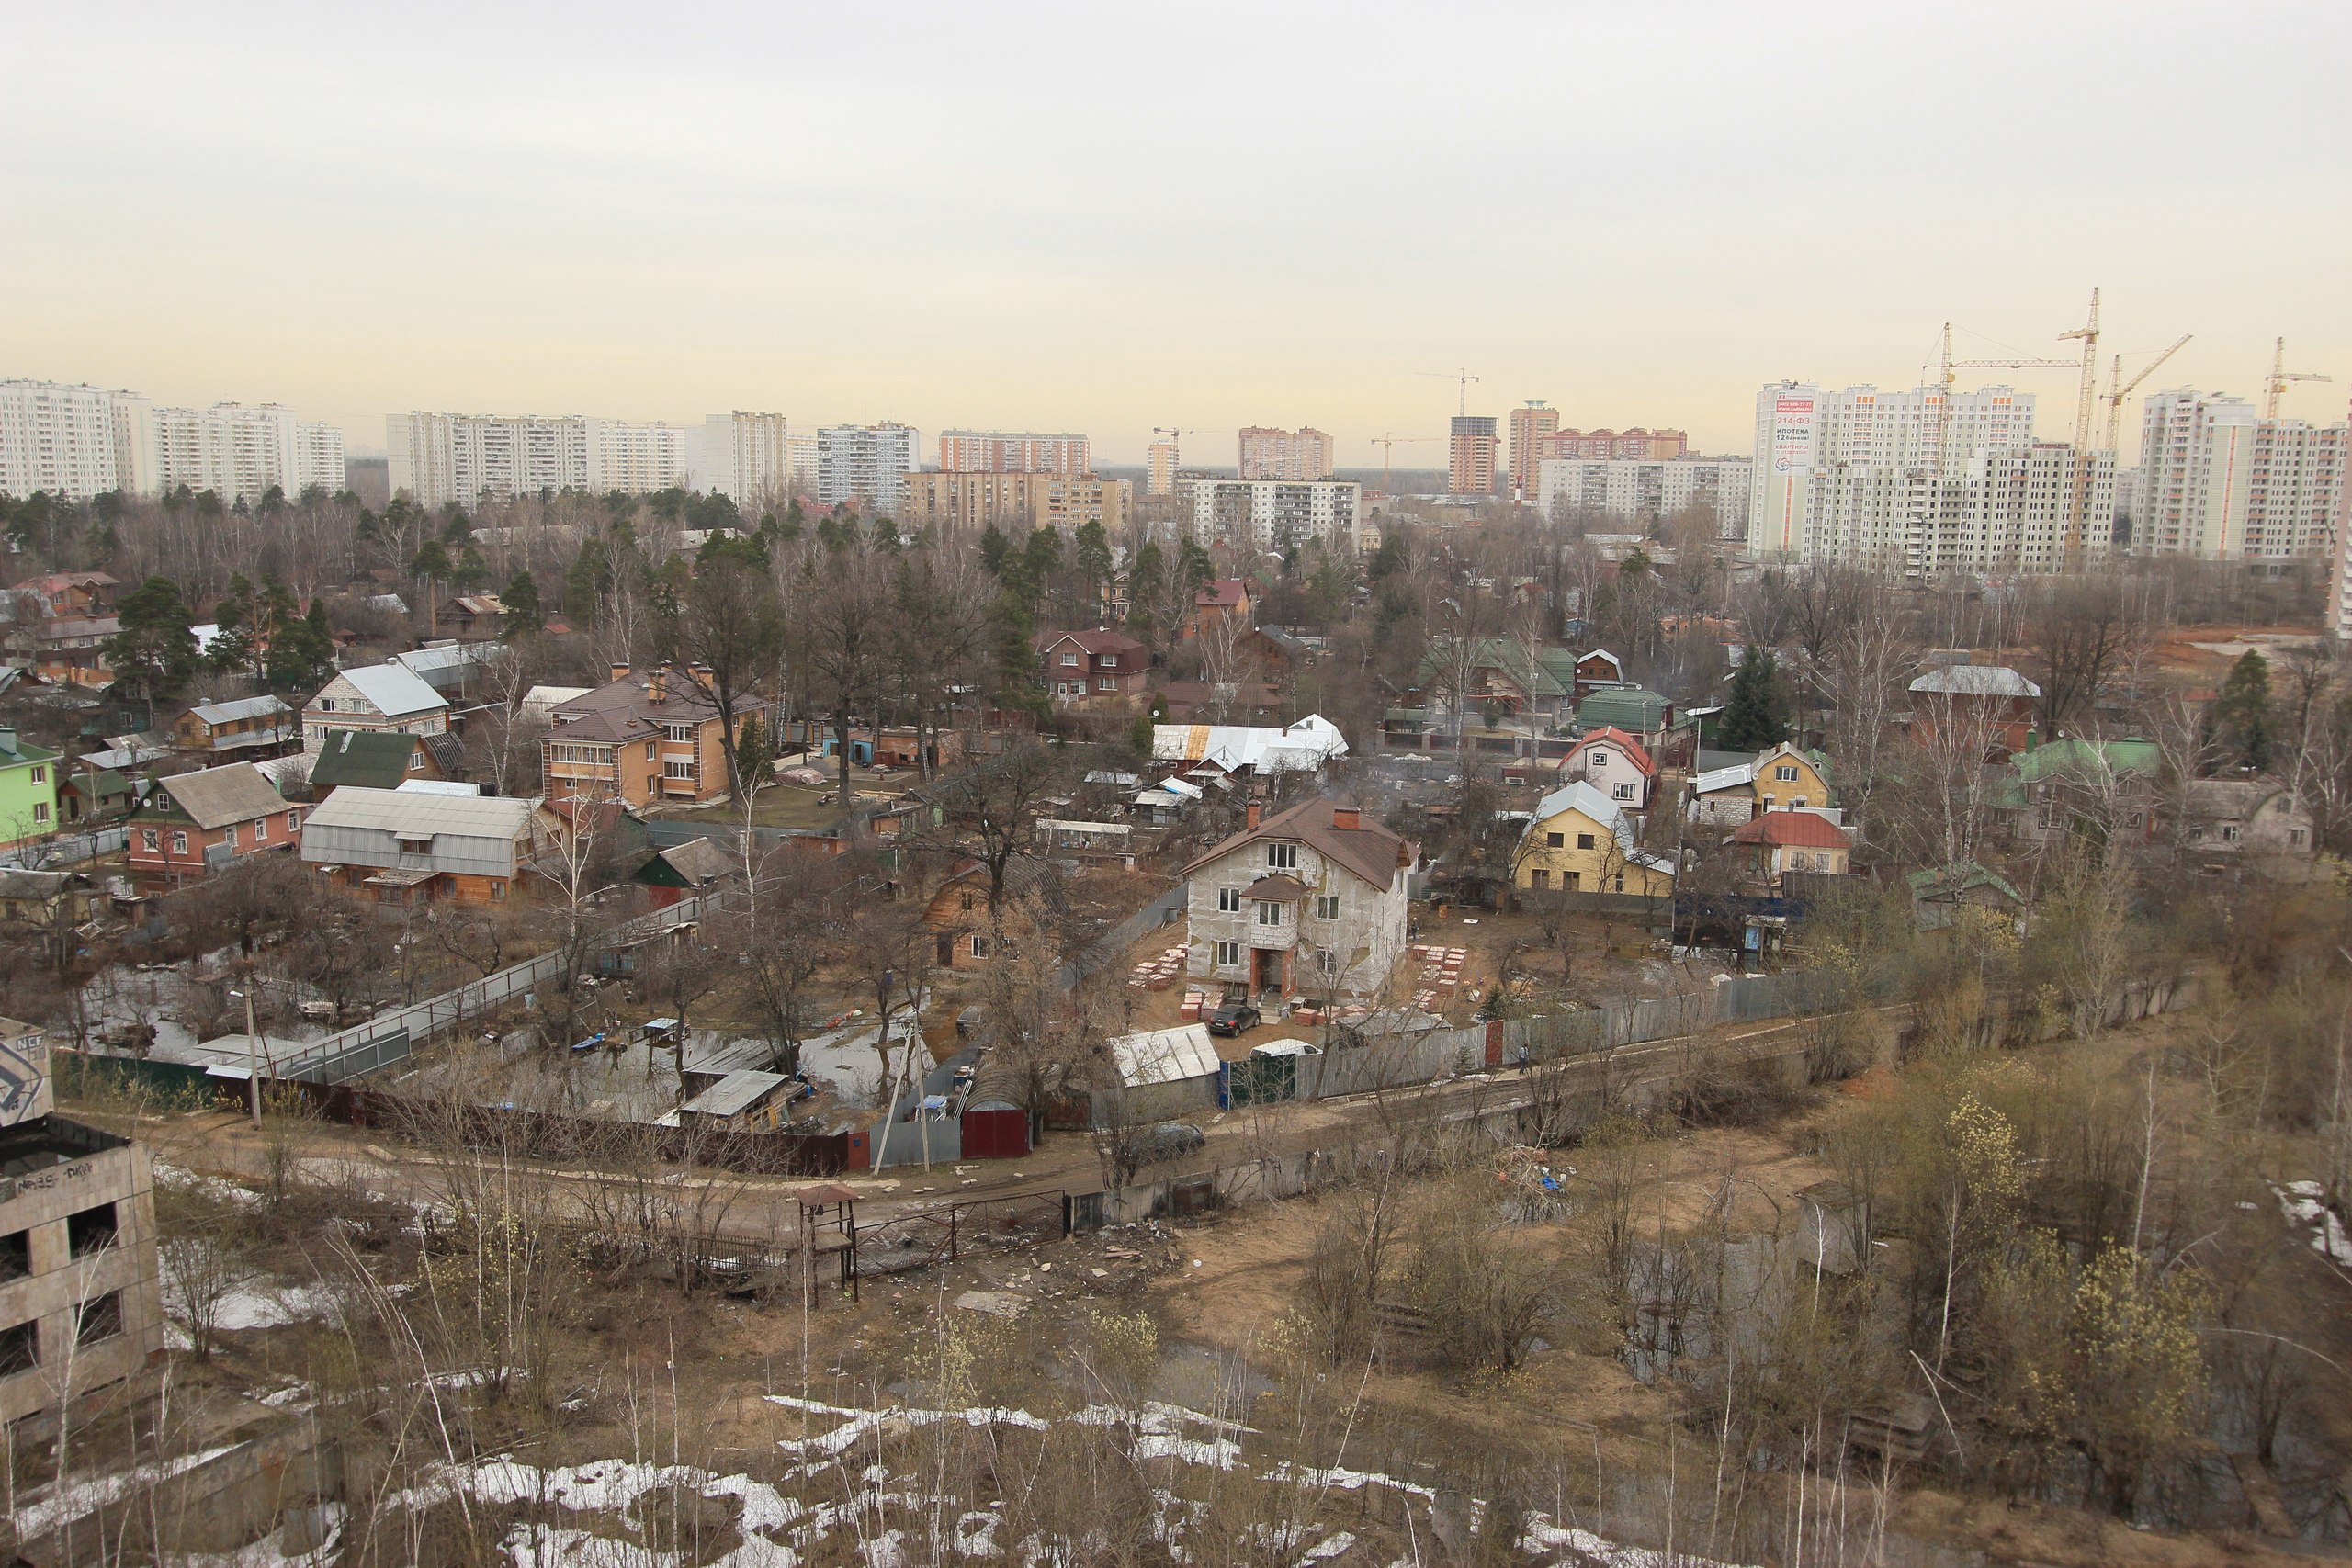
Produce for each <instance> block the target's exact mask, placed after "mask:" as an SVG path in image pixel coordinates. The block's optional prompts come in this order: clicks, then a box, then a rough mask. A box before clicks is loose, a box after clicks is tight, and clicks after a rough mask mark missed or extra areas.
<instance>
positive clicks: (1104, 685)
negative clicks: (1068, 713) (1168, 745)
mask: <svg viewBox="0 0 2352 1568" xmlns="http://www.w3.org/2000/svg"><path fill="white" fill-rule="evenodd" d="M1037 658H1038V670H1039V673H1040V674H1041V675H1042V676H1043V677H1044V679H1045V682H1046V694H1047V695H1048V696H1049V697H1051V698H1052V699H1053V704H1054V706H1056V707H1057V708H1083V707H1117V708H1124V707H1125V706H1126V705H1128V704H1130V703H1132V702H1134V701H1135V700H1136V698H1137V697H1140V696H1141V695H1143V694H1144V688H1145V684H1146V682H1147V681H1148V678H1149V676H1150V673H1151V656H1150V654H1149V653H1148V651H1147V650H1146V649H1145V648H1144V646H1143V644H1141V643H1139V642H1137V641H1136V639H1135V638H1133V637H1128V636H1127V635H1126V634H1125V633H1124V632H1113V631H1091V632H1054V633H1048V634H1046V636H1044V637H1039V638H1038V639H1037Z"/></svg>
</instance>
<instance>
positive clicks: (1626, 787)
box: [1609, 781, 1634, 800]
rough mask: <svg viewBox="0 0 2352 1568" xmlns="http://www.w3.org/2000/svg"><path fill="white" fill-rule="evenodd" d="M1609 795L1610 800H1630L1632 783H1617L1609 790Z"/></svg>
mask: <svg viewBox="0 0 2352 1568" xmlns="http://www.w3.org/2000/svg"><path fill="white" fill-rule="evenodd" d="M1609 795H1610V798H1611V799H1612V800H1631V799H1633V798H1634V785H1633V784H1632V783H1631V782H1630V781H1629V782H1627V783H1624V784H1617V785H1615V786H1613V787H1612V788H1611V790H1610V792H1609Z"/></svg>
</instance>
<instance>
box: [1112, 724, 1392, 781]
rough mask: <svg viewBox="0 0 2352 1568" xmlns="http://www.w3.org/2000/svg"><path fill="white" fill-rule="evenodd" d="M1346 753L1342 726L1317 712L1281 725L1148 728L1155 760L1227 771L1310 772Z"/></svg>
mask: <svg viewBox="0 0 2352 1568" xmlns="http://www.w3.org/2000/svg"><path fill="white" fill-rule="evenodd" d="M1347 751H1348V742H1347V739H1346V738H1345V737H1344V736H1342V735H1341V734H1340V727H1339V726H1338V725H1336V724H1333V723H1332V722H1331V721H1330V720H1329V719H1328V718H1325V717H1324V716H1322V715H1321V714H1312V713H1311V714H1308V715H1307V716H1306V717H1305V718H1302V719H1300V720H1299V721H1298V722H1297V723H1296V724H1294V725H1291V726H1289V727H1287V728H1282V729H1271V728H1263V727H1261V726H1258V725H1246V724H1156V725H1153V726H1152V728H1151V755H1152V760H1153V761H1161V762H1184V761H1202V762H1214V763H1216V765H1217V766H1218V767H1220V768H1223V769H1224V770H1225V771H1226V772H1227V773H1232V772H1235V771H1236V770H1238V769H1241V768H1254V769H1256V770H1257V771H1258V772H1260V773H1290V772H1300V771H1305V772H1312V771H1313V770H1315V769H1317V768H1319V767H1321V766H1322V765H1323V764H1324V763H1326V762H1328V761H1331V760H1332V759H1333V758H1335V757H1344V756H1346V755H1347Z"/></svg>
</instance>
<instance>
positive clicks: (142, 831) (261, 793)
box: [125, 762, 302, 879]
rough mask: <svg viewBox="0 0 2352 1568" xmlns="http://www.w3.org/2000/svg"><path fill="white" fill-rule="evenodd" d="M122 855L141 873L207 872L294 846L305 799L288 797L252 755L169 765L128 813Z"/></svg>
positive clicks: (182, 875) (186, 875) (177, 875)
mask: <svg viewBox="0 0 2352 1568" xmlns="http://www.w3.org/2000/svg"><path fill="white" fill-rule="evenodd" d="M129 828H130V844H129V845H128V846H127V847H126V850H125V856H126V858H127V860H128V861H129V863H130V869H131V870H132V871H133V872H135V873H137V874H140V875H142V876H151V877H164V876H168V877H174V878H182V879H185V878H194V877H203V876H208V875H210V874H212V873H213V872H216V871H219V870H220V869H221V868H222V867H224V866H226V865H228V864H230V863H232V862H233V861H235V860H237V859H238V858H239V857H241V856H244V855H253V854H266V853H269V852H272V851H276V850H284V849H291V848H292V847H293V846H294V845H295V844H296V843H298V842H300V840H301V837H302V807H300V806H297V805H290V804H288V802H287V800H286V799H285V797H284V796H282V795H279V794H278V793H277V790H276V789H275V788H274V787H272V786H271V784H270V782H269V777H268V775H267V774H266V773H263V772H262V771H261V770H260V769H259V768H257V767H255V766H254V764H253V763H251V762H229V763H225V764H223V765H222V766H220V767H217V768H206V769H204V770H202V771H201V772H198V773H174V774H173V775H172V776H171V777H169V778H167V779H160V780H158V781H156V787H155V788H154V789H153V791H152V792H150V793H149V795H148V796H147V798H146V799H145V800H143V801H141V803H140V804H139V807H138V808H137V809H136V810H134V811H133V812H132V813H131V816H130V823H129Z"/></svg>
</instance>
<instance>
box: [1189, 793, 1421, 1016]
mask: <svg viewBox="0 0 2352 1568" xmlns="http://www.w3.org/2000/svg"><path fill="white" fill-rule="evenodd" d="M1419 858H1420V852H1419V848H1418V846H1416V845H1415V844H1414V843H1413V842H1412V841H1411V840H1408V839H1404V838H1400V837H1398V836H1397V834H1395V833H1392V832H1390V831H1389V830H1388V829H1385V828H1383V827H1381V826H1380V825H1379V824H1378V823H1376V822H1374V821H1372V820H1370V819H1369V818H1367V817H1366V816H1365V815H1364V813H1363V811H1362V810H1361V809H1359V808H1358V807H1353V806H1340V805H1338V804H1335V803H1334V802H1332V801H1329V800H1321V799H1314V800H1308V801H1306V802H1304V803H1302V804H1300V805H1298V806H1294V807H1291V808H1290V809H1289V810H1287V811H1283V812H1280V813H1277V814H1276V815H1274V816H1272V817H1266V818H1262V819H1261V816H1260V811H1259V807H1256V806H1254V805H1253V806H1251V807H1250V815H1249V825H1248V827H1247V828H1246V829H1244V830H1243V831H1242V832H1240V833H1239V834H1238V835H1236V836H1235V837H1233V838H1230V839H1227V840H1225V841H1224V842H1223V843H1221V844H1218V845H1217V846H1216V848H1214V849H1212V850H1210V851H1209V852H1207V853H1205V854H1204V855H1202V856H1200V857H1199V858H1198V859H1196V860H1194V861H1193V863H1191V864H1189V865H1187V866H1185V867H1184V868H1183V869H1182V872H1181V873H1180V874H1182V876H1184V877H1186V878H1188V879H1189V883H1188V889H1187V896H1188V897H1189V900H1190V904H1189V913H1190V917H1191V924H1190V928H1189V931H1188V938H1187V942H1186V973H1187V974H1189V975H1191V976H1193V978H1194V979H1200V980H1220V981H1223V982H1224V983H1225V984H1226V985H1227V987H1230V988H1233V989H1237V990H1243V991H1247V992H1249V993H1250V994H1252V995H1257V994H1262V993H1266V992H1273V993H1277V994H1279V995H1282V996H1285V997H1288V996H1293V995H1295V994H1298V993H1300V992H1306V993H1307V994H1310V995H1320V994H1326V993H1337V994H1345V995H1349V996H1364V995H1369V994H1372V993H1374V992H1376V991H1378V990H1379V989H1380V987H1382V986H1383V985H1385V983H1386V982H1387V979H1388V976H1389V971H1390V970H1391V969H1392V968H1394V967H1395V965H1396V963H1397V954H1398V953H1401V952H1403V951H1404V947H1405V903H1406V889H1407V884H1408V881H1409V879H1410V874H1411V872H1412V870H1413V867H1414V865H1415V863H1417V862H1418V861H1419Z"/></svg>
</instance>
